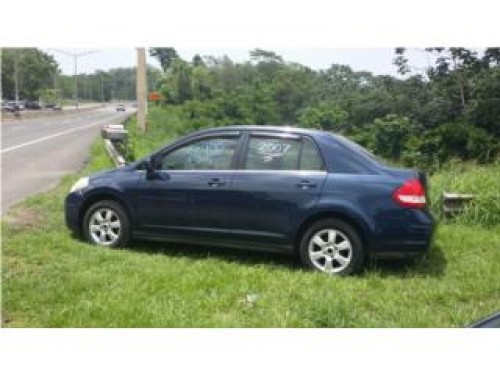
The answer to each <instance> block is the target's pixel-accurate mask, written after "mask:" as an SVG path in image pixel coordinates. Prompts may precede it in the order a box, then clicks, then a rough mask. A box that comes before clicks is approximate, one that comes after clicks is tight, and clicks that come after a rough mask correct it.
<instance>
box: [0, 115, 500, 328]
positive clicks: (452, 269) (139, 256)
mask: <svg viewBox="0 0 500 375" xmlns="http://www.w3.org/2000/svg"><path fill="white" fill-rule="evenodd" d="M155 123H165V124H169V125H170V126H171V128H176V127H178V126H179V120H178V119H176V118H175V116H169V115H162V114H160V113H158V112H156V111H153V112H152V114H151V117H150V125H151V126H152V125H154V124H155ZM175 132H176V131H175V129H174V130H171V131H170V130H169V131H161V130H159V129H156V130H153V129H152V131H151V133H150V134H151V136H148V138H149V139H142V140H139V141H137V142H136V144H135V148H136V154H137V155H139V156H140V155H142V154H144V153H145V151H146V150H150V149H151V148H154V147H157V146H158V145H160V144H163V143H165V142H166V141H167V139H168V138H169V137H170V136H171V135H172V134H173V133H175ZM92 155H93V159H92V161H91V163H90V165H89V166H87V167H86V168H85V170H84V171H83V172H82V173H81V174H87V173H90V172H92V171H95V170H99V169H102V168H105V167H109V166H110V164H109V161H108V160H107V158H106V156H105V154H104V153H103V151H102V146H101V145H100V143H96V145H95V146H94V148H93V150H92ZM76 178H77V176H76V175H75V176H69V177H67V178H65V179H64V180H63V182H62V184H61V185H60V187H58V188H57V189H55V190H54V191H52V192H50V193H47V194H41V195H38V196H36V197H33V198H30V199H28V200H27V201H26V202H25V203H23V204H21V205H19V206H18V207H16V209H15V210H14V211H13V212H12V213H11V214H10V215H9V216H10V217H8V218H7V219H6V221H5V223H4V226H3V284H2V288H3V304H2V309H3V320H4V322H5V323H4V325H6V326H10V327H21V326H36V327H38V326H43V327H55V326H56V327H62V326H64V327H137V326H140V327H213V326H218V327H243V326H244V327H261V326H263V327H450V326H452V327H453V326H463V325H466V324H468V323H470V322H472V321H474V320H476V319H479V318H481V317H483V316H485V315H488V314H490V313H491V312H493V311H494V310H497V309H498V308H499V306H500V251H499V250H500V227H498V226H496V227H492V228H490V229H485V228H483V227H481V226H465V225H460V224H447V225H440V227H439V229H438V232H437V236H436V243H435V245H434V246H433V248H432V250H431V253H430V256H429V257H428V258H426V259H424V260H422V261H421V262H419V263H418V264H413V265H412V264H401V263H379V264H377V265H372V266H370V267H369V268H368V269H367V270H366V272H365V273H364V274H363V275H362V276H359V277H349V278H337V277H327V276H325V275H321V274H317V273H313V272H308V271H304V270H302V269H301V268H300V266H298V264H297V262H296V261H295V260H293V259H290V258H288V257H281V256H276V255H267V254H256V253H250V252H243V251H231V250H217V249H209V248H204V249H202V248H199V247H194V246H191V247H190V246H178V245H170V244H162V243H146V242H136V243H134V244H132V245H131V246H129V247H128V248H127V249H122V250H113V251H109V250H103V249H101V248H97V247H94V246H90V245H88V244H86V243H83V242H81V241H79V240H77V239H74V238H72V237H71V236H70V234H69V232H68V231H67V229H66V228H65V225H64V220H63V198H64V196H65V194H66V192H67V191H68V189H69V187H70V185H71V183H72V182H73V181H74V180H75V179H76ZM248 295H257V297H256V299H255V301H251V300H253V299H254V298H253V297H251V298H247V296H248Z"/></svg>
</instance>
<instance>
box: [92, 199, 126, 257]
mask: <svg viewBox="0 0 500 375" xmlns="http://www.w3.org/2000/svg"><path fill="white" fill-rule="evenodd" d="M83 232H84V234H85V238H86V239H87V240H88V241H89V242H90V243H93V244H96V245H100V246H106V247H118V246H123V245H125V244H126V243H127V242H128V240H129V238H130V222H129V219H128V216H127V213H126V212H125V210H124V208H123V206H122V205H121V204H120V203H118V202H115V201H109V200H106V201H100V202H97V203H94V204H93V205H92V206H90V207H89V209H88V210H87V212H86V213H85V217H84V219H83Z"/></svg>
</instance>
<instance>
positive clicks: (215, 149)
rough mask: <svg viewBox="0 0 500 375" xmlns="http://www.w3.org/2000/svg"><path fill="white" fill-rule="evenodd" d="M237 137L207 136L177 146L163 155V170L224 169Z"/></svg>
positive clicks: (230, 156)
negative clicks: (179, 146)
mask: <svg viewBox="0 0 500 375" xmlns="http://www.w3.org/2000/svg"><path fill="white" fill-rule="evenodd" d="M238 139H239V138H237V137H230V138H229V137H226V138H207V139H202V140H200V141H196V142H193V143H190V144H188V145H186V146H183V147H181V148H178V149H177V150H174V151H172V152H170V153H168V154H167V155H165V156H164V157H163V160H162V163H161V168H162V169H165V170H224V169H229V168H230V167H231V161H232V160H233V156H234V153H235V152H236V147H237V145H238Z"/></svg>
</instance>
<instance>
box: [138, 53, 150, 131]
mask: <svg viewBox="0 0 500 375" xmlns="http://www.w3.org/2000/svg"><path fill="white" fill-rule="evenodd" d="M136 83H137V84H136V86H137V126H138V128H139V129H140V130H141V131H142V132H145V131H146V114H147V111H148V102H147V95H148V92H147V80H146V49H145V48H143V47H142V48H137V77H136Z"/></svg>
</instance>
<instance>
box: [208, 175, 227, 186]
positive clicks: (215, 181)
mask: <svg viewBox="0 0 500 375" xmlns="http://www.w3.org/2000/svg"><path fill="white" fill-rule="evenodd" d="M225 184H226V181H223V180H221V179H220V178H218V177H215V178H212V179H210V181H208V186H210V187H219V186H224V185H225Z"/></svg>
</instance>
